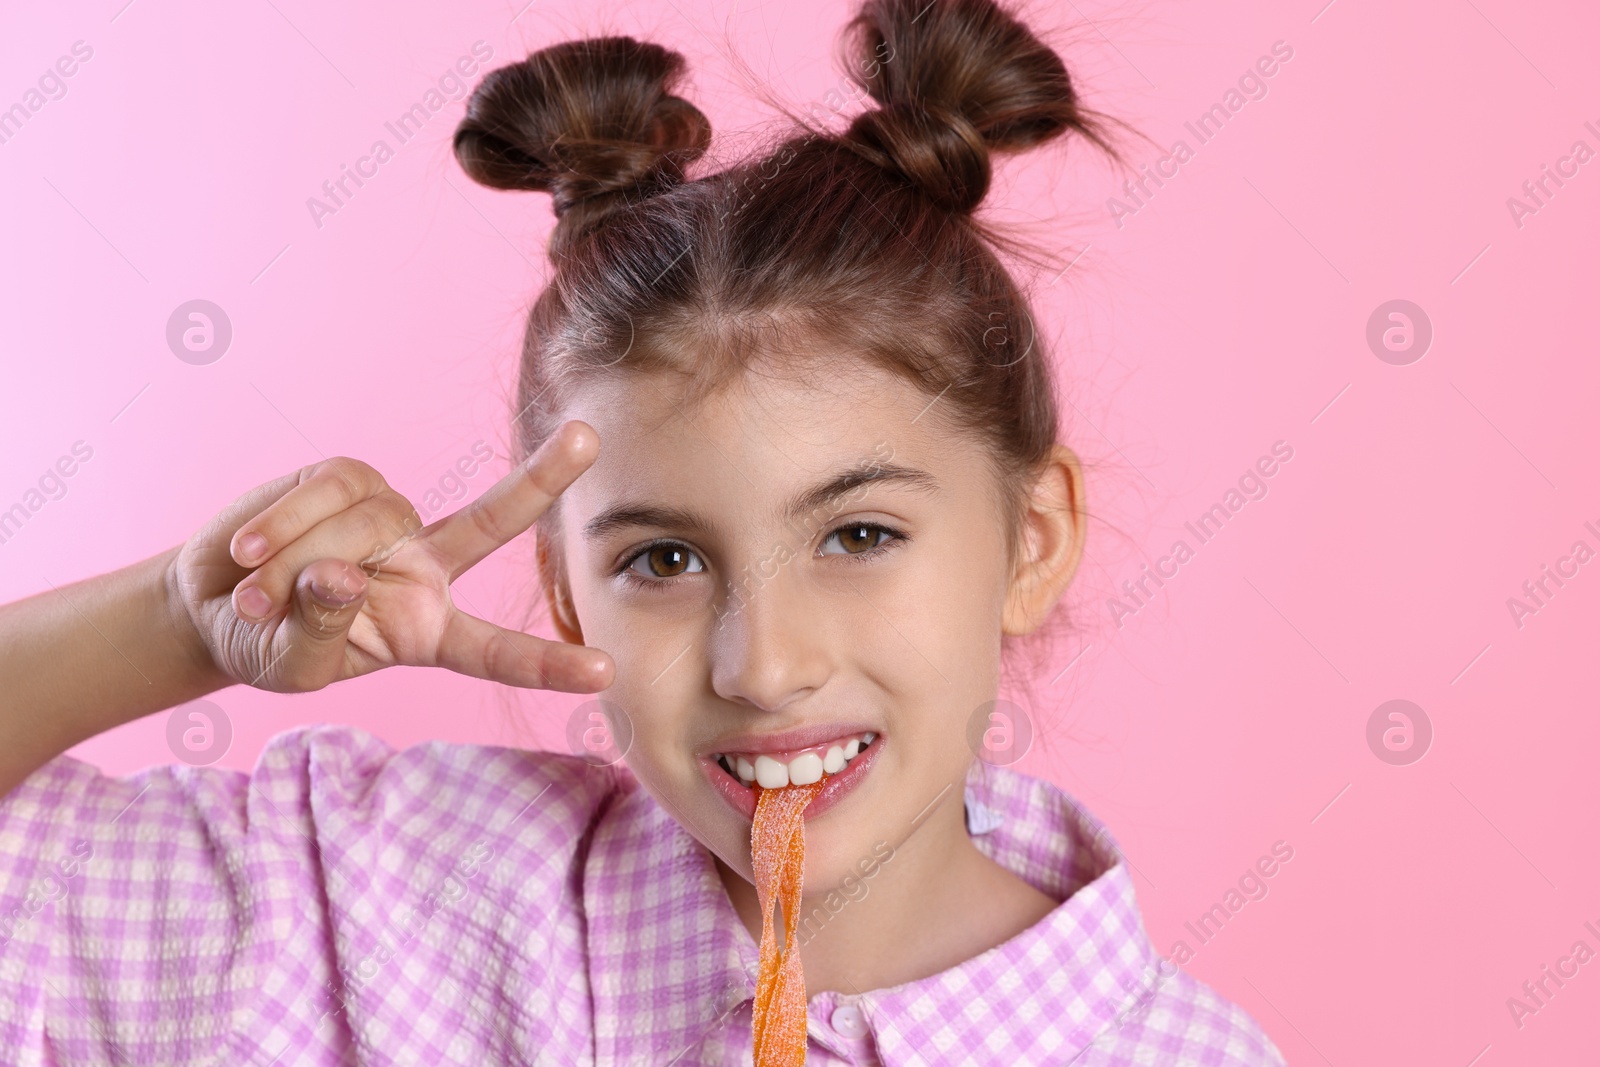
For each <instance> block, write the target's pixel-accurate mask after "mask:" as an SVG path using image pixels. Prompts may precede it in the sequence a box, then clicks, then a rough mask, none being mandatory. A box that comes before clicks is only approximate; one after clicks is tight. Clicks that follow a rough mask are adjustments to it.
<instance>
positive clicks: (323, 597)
mask: <svg viewBox="0 0 1600 1067" xmlns="http://www.w3.org/2000/svg"><path fill="white" fill-rule="evenodd" d="M366 597H367V576H366V575H365V574H363V573H362V571H361V568H360V567H359V566H357V565H356V564H354V563H350V562H348V561H346V560H342V559H319V560H317V561H316V562H315V563H312V564H310V565H309V566H307V567H306V568H305V569H304V570H302V571H301V572H300V574H299V576H298V577H297V578H296V579H295V583H294V607H293V610H292V611H290V613H289V617H288V618H287V619H286V620H285V621H286V623H287V624H288V629H289V631H290V632H289V634H288V637H289V645H290V650H291V651H290V652H289V655H288V656H287V657H286V658H287V659H288V660H289V661H290V662H289V663H286V664H285V665H284V666H285V669H286V673H288V674H289V675H290V676H292V677H293V678H294V679H295V681H296V682H297V683H298V684H300V685H306V686H312V687H320V686H324V685H328V684H330V683H332V682H336V681H338V680H339V678H340V676H341V674H342V671H343V666H344V650H345V641H346V639H347V638H348V637H349V634H350V624H351V623H353V622H354V621H355V619H356V616H357V615H359V614H360V613H361V605H362V604H363V603H364V602H365V600H366Z"/></svg>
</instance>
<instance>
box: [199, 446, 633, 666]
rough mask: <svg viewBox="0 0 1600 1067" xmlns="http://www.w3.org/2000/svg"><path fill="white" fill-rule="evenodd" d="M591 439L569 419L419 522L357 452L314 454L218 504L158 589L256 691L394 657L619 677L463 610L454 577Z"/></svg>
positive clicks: (538, 504) (577, 468)
mask: <svg viewBox="0 0 1600 1067" xmlns="http://www.w3.org/2000/svg"><path fill="white" fill-rule="evenodd" d="M599 446H600V440H599V437H598V436H596V434H595V432H594V429H593V428H592V427H590V426H589V425H588V424H587V423H583V422H578V421H571V422H567V423H565V424H563V425H562V426H561V427H560V428H559V429H558V430H557V431H556V432H555V433H554V434H552V435H551V437H550V439H549V440H548V441H546V442H545V443H544V445H543V446H541V447H540V449H539V450H538V452H536V453H535V454H534V455H533V457H531V459H530V460H529V461H528V462H527V463H526V464H524V465H523V466H521V467H519V468H518V469H516V470H513V471H512V472H511V473H510V474H508V475H506V477H505V478H503V479H501V480H500V481H499V482H498V483H497V484H495V485H494V486H492V487H490V489H489V490H488V491H487V492H485V493H484V494H483V495H482V496H480V497H479V498H478V499H476V500H474V501H473V502H472V503H471V504H469V505H467V506H466V507H464V508H462V509H461V510H460V511H457V512H455V513H454V514H452V515H448V516H446V517H445V518H442V519H440V520H438V521H437V522H434V523H431V524H430V525H428V526H423V525H422V521H421V519H420V517H419V516H418V515H417V511H416V509H415V508H414V507H412V506H411V503H410V502H409V501H407V500H406V499H405V497H403V496H401V495H400V494H399V493H397V492H395V491H394V490H393V489H391V488H389V485H388V483H386V482H385V481H384V480H383V477H382V476H381V475H380V474H379V473H378V472H377V471H376V470H374V469H373V468H371V467H370V466H368V465H367V464H365V463H362V462H361V461H360V460H354V459H348V458H346V457H343V456H340V457H336V458H334V459H330V460H327V461H326V462H323V463H317V464H313V465H312V466H309V467H305V468H302V469H301V470H299V471H296V472H295V473H293V474H287V475H284V476H283V477H282V478H278V479H276V480H274V481H271V482H268V483H266V484H265V485H262V486H258V487H257V488H255V489H252V490H251V491H250V492H248V493H246V494H245V495H244V496H242V497H240V498H239V499H238V500H237V501H235V502H234V503H233V504H231V505H229V506H228V507H227V508H225V509H224V510H223V511H222V512H221V513H220V514H218V515H217V517H216V518H215V519H213V520H212V521H211V522H210V523H209V524H208V525H207V526H206V527H205V528H204V529H202V530H201V531H200V532H199V533H197V534H195V535H194V537H192V538H190V540H189V541H188V543H187V544H185V545H184V546H183V548H182V549H181V550H180V551H179V552H178V554H177V555H176V556H175V557H174V558H173V561H172V564H171V574H170V575H169V579H170V581H169V584H170V585H171V587H172V588H174V589H175V590H176V591H177V597H178V599H179V600H180V601H181V603H182V606H183V609H184V610H185V611H187V613H188V615H189V618H190V619H191V620H192V621H193V623H194V626H195V629H196V631H198V633H199V637H200V640H201V641H202V642H203V643H204V645H205V646H206V648H207V650H208V651H209V652H210V654H211V658H212V660H213V662H215V664H216V665H217V667H218V668H219V669H220V670H221V671H222V672H223V673H224V674H226V675H227V676H228V677H230V678H232V679H233V680H234V681H236V682H243V683H245V684H247V685H252V686H255V687H256V688H259V689H268V690H272V691H275V692H287V693H293V692H306V691H308V690H314V689H321V688H322V687H324V686H326V685H328V684H329V683H331V682H336V681H340V680H342V679H345V678H354V677H356V676H358V675H362V674H368V673H371V672H372V671H375V670H378V669H380V668H383V667H391V666H395V665H397V664H403V665H406V666H418V667H444V668H447V669H449V670H452V671H456V672H458V673H460V674H466V675H471V676H472V677H474V678H488V679H493V680H494V681H497V682H503V683H504V684H506V685H515V686H522V687H525V688H530V689H556V690H561V691H564V692H569V693H592V692H597V691H599V690H601V689H604V688H606V687H607V686H608V685H610V684H611V680H612V678H613V677H614V676H615V667H614V665H613V663H612V662H611V657H610V656H608V655H606V653H604V652H602V651H600V650H599V649H593V648H589V647H587V646H584V645H574V644H567V643H564V642H557V641H545V640H542V639H540V638H537V637H534V636H532V635H530V634H525V633H521V632H519V631H517V630H506V629H503V628H501V627H499V626H495V625H494V624H492V623H489V622H486V621H485V620H483V619H480V618H477V617H475V616H472V615H469V614H467V613H466V612H464V611H461V610H460V609H458V608H457V607H456V606H455V604H453V603H452V602H451V599H450V583H451V582H453V581H455V580H456V578H458V577H460V575H461V574H463V573H464V572H465V571H467V570H468V569H469V568H470V567H472V566H473V565H474V564H476V563H477V562H478V561H479V560H481V559H483V558H484V557H485V556H487V555H489V554H490V553H491V552H493V551H494V550H495V549H497V548H499V547H500V546H501V545H503V544H505V543H506V542H507V541H510V540H511V539H512V538H513V537H516V536H517V535H518V534H520V533H522V532H523V531H524V530H526V529H527V528H528V527H529V526H531V525H533V523H534V520H536V519H537V518H538V517H539V516H540V515H541V514H543V513H544V511H545V509H546V508H548V507H549V506H550V503H551V501H553V500H554V499H555V498H556V497H557V496H559V495H560V494H561V493H562V491H564V490H565V489H566V488H567V486H568V485H570V484H572V482H573V480H574V479H576V478H577V477H578V475H580V474H582V473H583V472H584V471H585V470H587V469H588V467H589V465H590V464H591V463H593V462H594V460H595V457H596V456H597V455H598V454H599ZM258 539H259V540H258Z"/></svg>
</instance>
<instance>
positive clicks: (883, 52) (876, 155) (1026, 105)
mask: <svg viewBox="0 0 1600 1067" xmlns="http://www.w3.org/2000/svg"><path fill="white" fill-rule="evenodd" d="M845 41H846V49H845V52H846V57H847V60H848V62H847V64H846V70H847V72H848V76H849V77H850V78H851V80H852V81H854V82H855V83H856V84H857V85H859V86H860V87H861V88H862V89H864V90H866V92H867V93H868V94H869V95H871V97H872V98H873V99H874V100H876V101H877V102H878V103H879V104H880V105H881V107H879V108H878V109H876V110H872V111H867V112H865V113H863V114H861V115H858V116H857V117H856V119H855V121H854V122H852V123H851V124H850V128H849V129H848V130H847V131H845V134H844V137H843V140H844V143H845V144H847V145H849V146H850V147H851V148H853V149H855V150H856V151H858V152H859V153H861V154H862V155H865V156H866V157H867V158H869V159H871V160H872V161H873V162H875V163H877V164H878V165H880V166H883V167H886V168H889V169H892V170H895V171H898V172H900V173H901V174H903V175H904V176H905V177H906V178H908V179H909V180H910V181H911V182H912V183H913V184H914V185H916V186H917V188H918V189H920V190H921V191H922V192H923V193H924V194H925V195H926V196H928V197H929V198H930V199H932V200H933V201H934V202H936V203H938V204H940V205H941V206H943V207H946V208H948V209H949V210H952V211H959V212H970V211H971V210H973V209H974V208H976V207H977V206H978V204H979V203H980V202H982V200H983V197H984V194H985V193H986V192H988V190H989V181H990V174H991V170H990V155H991V153H994V152H1014V151H1018V150H1021V149H1024V148H1029V147H1032V146H1033V145H1036V144H1039V143H1041V142H1043V141H1047V140H1049V139H1051V138H1053V137H1056V136H1058V135H1060V134H1062V133H1065V132H1067V131H1069V130H1074V131H1077V132H1080V133H1083V134H1084V135H1085V136H1087V137H1089V138H1090V139H1091V140H1093V141H1094V142H1095V143H1097V144H1099V145H1101V146H1102V147H1105V148H1108V149H1109V147H1110V146H1109V145H1108V144H1107V143H1106V141H1105V139H1104V138H1103V136H1102V135H1101V133H1100V132H1099V128H1098V125H1097V124H1096V122H1095V121H1094V118H1093V116H1092V113H1091V112H1088V111H1087V110H1085V109H1083V108H1081V107H1080V106H1079V104H1078V94H1077V90H1076V88H1075V87H1074V86H1073V84H1072V79H1071V77H1070V76H1069V75H1068V73H1067V68H1066V66H1065V64H1063V63H1062V61H1061V57H1060V56H1058V55H1056V53H1055V52H1053V51H1052V50H1051V49H1050V48H1048V47H1047V46H1046V45H1045V44H1044V43H1043V42H1041V41H1040V40H1039V39H1038V38H1037V37H1036V36H1034V34H1033V33H1032V31H1030V30H1029V29H1028V28H1027V27H1026V26H1024V25H1023V24H1022V23H1020V22H1018V21H1017V20H1016V19H1015V18H1014V17H1013V16H1012V15H1011V14H1010V13H1008V12H1007V11H1005V10H1003V9H1002V8H1001V7H1000V6H999V5H997V4H995V3H994V2H993V0H867V2H866V3H864V4H863V5H862V6H861V9H860V12H859V13H858V14H857V15H856V17H855V18H854V19H852V20H851V22H850V23H849V24H848V25H847V26H846V27H845Z"/></svg>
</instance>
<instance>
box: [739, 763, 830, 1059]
mask: <svg viewBox="0 0 1600 1067" xmlns="http://www.w3.org/2000/svg"><path fill="white" fill-rule="evenodd" d="M826 781H827V779H826V778H824V779H822V780H821V781H817V782H812V783H811V784H810V785H790V786H785V787H783V788H782V789H763V788H762V787H761V786H756V787H755V788H756V793H757V796H756V818H755V825H754V826H753V827H751V830H750V858H751V862H752V865H753V866H754V867H755V875H756V900H757V901H759V902H760V905H761V965H760V971H759V972H758V974H757V976H756V998H755V1007H754V1017H753V1019H752V1026H751V1030H752V1033H753V1035H754V1039H755V1067H801V1065H803V1064H804V1063H805V1062H806V981H805V976H804V975H803V974H802V973H801V971H800V952H799V945H798V944H797V943H796V930H797V929H798V927H799V917H800V878H801V874H802V873H803V871H804V868H805V859H806V830H805V820H804V818H803V816H804V812H805V810H806V805H807V804H809V803H811V800H812V798H813V797H815V796H816V795H817V793H818V792H819V791H820V790H821V789H822V786H823V783H824V782H826ZM774 898H776V899H777V900H779V901H781V902H782V904H783V951H782V954H781V955H780V953H779V951H778V938H777V932H776V931H775V930H774V928H773V922H772V904H773V900H774Z"/></svg>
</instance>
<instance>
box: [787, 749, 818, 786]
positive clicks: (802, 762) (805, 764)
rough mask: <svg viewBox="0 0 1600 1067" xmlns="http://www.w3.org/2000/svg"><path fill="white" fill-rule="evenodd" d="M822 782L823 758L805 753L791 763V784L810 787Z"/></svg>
mask: <svg viewBox="0 0 1600 1067" xmlns="http://www.w3.org/2000/svg"><path fill="white" fill-rule="evenodd" d="M820 781H822V757H821V756H819V755H817V754H816V753H815V752H803V753H801V754H800V755H798V756H796V757H795V758H794V759H792V760H790V761H789V784H791V785H810V784H811V783H812V782H820Z"/></svg>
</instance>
